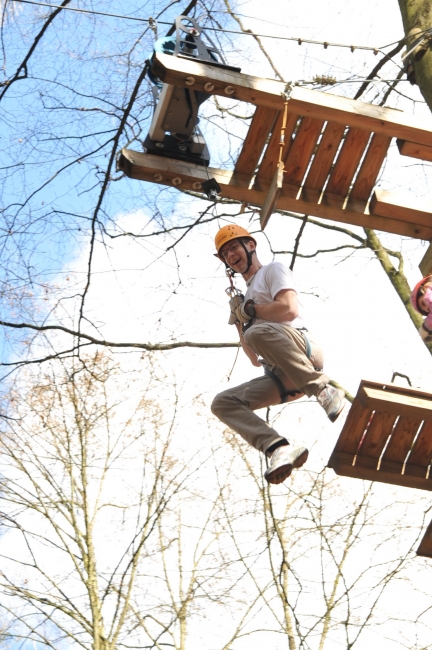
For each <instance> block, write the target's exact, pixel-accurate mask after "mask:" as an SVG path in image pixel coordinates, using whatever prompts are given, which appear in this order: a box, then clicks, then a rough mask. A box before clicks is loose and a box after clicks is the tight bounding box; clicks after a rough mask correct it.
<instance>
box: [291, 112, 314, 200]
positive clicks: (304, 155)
mask: <svg viewBox="0 0 432 650" xmlns="http://www.w3.org/2000/svg"><path fill="white" fill-rule="evenodd" d="M323 126H324V120H317V119H315V118H311V117H304V118H303V119H302V121H301V122H300V126H299V128H298V131H297V134H296V136H295V138H294V142H293V143H292V145H291V149H290V151H289V153H288V156H287V158H286V162H285V174H284V179H285V182H286V183H290V184H291V185H297V186H298V187H300V185H301V182H302V180H303V178H304V175H305V173H306V170H307V168H308V165H309V163H310V160H311V156H312V154H313V152H314V149H315V147H316V143H317V142H318V138H319V136H320V134H321V131H322V128H323Z"/></svg>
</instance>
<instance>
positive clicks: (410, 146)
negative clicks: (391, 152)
mask: <svg viewBox="0 0 432 650" xmlns="http://www.w3.org/2000/svg"><path fill="white" fill-rule="evenodd" d="M396 144H397V146H398V149H399V153H400V154H401V155H402V156H409V157H410V158H419V159H420V160H428V161H429V162H432V147H430V146H429V147H427V146H426V145H424V144H419V143H416V142H407V141H406V140H400V139H399V138H398V139H397V140H396Z"/></svg>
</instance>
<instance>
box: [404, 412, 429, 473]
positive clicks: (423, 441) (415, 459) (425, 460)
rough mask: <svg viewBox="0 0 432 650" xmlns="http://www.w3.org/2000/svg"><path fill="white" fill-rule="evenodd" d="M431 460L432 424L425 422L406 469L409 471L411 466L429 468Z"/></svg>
mask: <svg viewBox="0 0 432 650" xmlns="http://www.w3.org/2000/svg"><path fill="white" fill-rule="evenodd" d="M431 460H432V422H424V423H423V426H422V428H421V431H420V433H419V436H418V438H417V440H416V442H415V445H414V448H413V450H412V451H411V453H410V455H409V458H408V461H407V467H406V469H407V470H408V468H409V467H411V465H415V466H416V467H428V466H429V465H430V463H431Z"/></svg>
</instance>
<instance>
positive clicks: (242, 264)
mask: <svg viewBox="0 0 432 650" xmlns="http://www.w3.org/2000/svg"><path fill="white" fill-rule="evenodd" d="M244 245H245V246H246V248H247V250H248V251H253V250H255V244H254V243H253V242H251V241H247V242H244ZM219 252H220V255H221V257H222V258H223V259H224V260H225V262H226V263H227V264H228V266H230V267H231V268H232V270H233V271H236V272H237V273H245V272H246V269H247V267H248V259H247V254H246V251H245V249H244V248H243V246H242V243H241V241H240V240H239V239H233V240H232V241H230V242H228V243H226V244H224V246H222V248H221V249H220V251H219Z"/></svg>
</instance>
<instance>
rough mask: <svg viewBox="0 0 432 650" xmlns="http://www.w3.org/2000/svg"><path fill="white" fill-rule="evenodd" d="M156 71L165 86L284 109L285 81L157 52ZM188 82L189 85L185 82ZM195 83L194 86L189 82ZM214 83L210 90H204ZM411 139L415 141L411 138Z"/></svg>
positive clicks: (155, 58)
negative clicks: (166, 84) (180, 87)
mask: <svg viewBox="0 0 432 650" xmlns="http://www.w3.org/2000/svg"><path fill="white" fill-rule="evenodd" d="M153 70H154V72H155V74H156V76H157V77H159V79H161V80H162V81H163V82H164V83H168V84H173V85H174V86H182V87H188V88H191V89H192V90H196V91H202V92H208V93H210V94H212V95H222V96H223V97H232V98H233V99H236V100H241V101H244V102H249V103H250V104H255V106H267V108H272V109H275V110H282V109H283V105H284V101H285V98H284V95H283V93H284V91H285V87H286V86H285V84H284V83H283V82H282V81H274V80H273V79H263V78H261V77H254V76H252V75H248V74H243V73H242V72H234V71H232V70H224V69H222V68H217V67H213V66H211V65H209V64H206V63H202V62H200V61H193V60H192V59H185V58H179V57H176V56H170V55H169V54H162V53H160V52H158V53H157V54H156V56H155V57H154V59H153ZM186 81H187V82H188V83H186ZM191 81H193V83H190V82H191ZM206 84H211V85H212V86H213V89H212V90H211V91H209V90H208V88H209V86H208V85H207V88H204V86H205V85H206ZM411 139H412V138H411Z"/></svg>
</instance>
